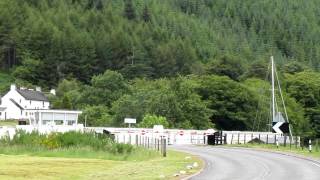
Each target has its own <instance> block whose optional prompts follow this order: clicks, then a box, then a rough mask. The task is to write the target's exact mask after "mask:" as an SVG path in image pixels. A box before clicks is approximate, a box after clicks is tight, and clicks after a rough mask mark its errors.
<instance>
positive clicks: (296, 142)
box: [295, 136, 298, 149]
mask: <svg viewBox="0 0 320 180" xmlns="http://www.w3.org/2000/svg"><path fill="white" fill-rule="evenodd" d="M295 146H296V149H297V148H298V137H297V136H296V137H295Z"/></svg>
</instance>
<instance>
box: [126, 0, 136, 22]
mask: <svg viewBox="0 0 320 180" xmlns="http://www.w3.org/2000/svg"><path fill="white" fill-rule="evenodd" d="M124 16H125V17H126V18H127V19H129V20H133V19H135V18H136V14H135V11H134V7H133V4H132V0H126V3H125V7H124Z"/></svg>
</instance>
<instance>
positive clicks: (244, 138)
mask: <svg viewBox="0 0 320 180" xmlns="http://www.w3.org/2000/svg"><path fill="white" fill-rule="evenodd" d="M246 137H247V135H246V133H244V134H243V144H246Z"/></svg>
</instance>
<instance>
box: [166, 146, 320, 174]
mask: <svg viewBox="0 0 320 180" xmlns="http://www.w3.org/2000/svg"><path fill="white" fill-rule="evenodd" d="M172 148H173V149H176V150H180V151H185V152H189V153H191V154H194V155H199V156H200V157H201V158H202V159H204V160H205V162H206V167H205V169H204V170H203V171H202V172H201V173H200V174H199V175H197V176H194V177H192V178H191V179H192V180H224V179H226V180H282V179H284V180H304V179H305V180H320V163H316V162H312V161H308V160H305V159H301V158H296V157H292V156H287V155H281V154H277V153H272V152H263V151H256V150H250V149H244V148H224V147H213V146H192V145H183V146H173V147H172Z"/></svg>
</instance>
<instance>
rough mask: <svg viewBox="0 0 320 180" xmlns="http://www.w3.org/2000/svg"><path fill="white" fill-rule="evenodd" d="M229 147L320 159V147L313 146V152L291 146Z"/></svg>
mask: <svg viewBox="0 0 320 180" xmlns="http://www.w3.org/2000/svg"><path fill="white" fill-rule="evenodd" d="M226 146H229V147H246V148H254V149H263V150H271V151H277V152H286V153H293V154H298V155H302V156H306V157H312V158H316V159H320V147H315V146H313V150H312V152H309V150H308V148H303V149H302V148H301V147H297V148H296V147H295V145H292V146H291V148H290V146H289V145H287V146H279V147H277V146H276V145H273V144H233V145H226Z"/></svg>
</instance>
